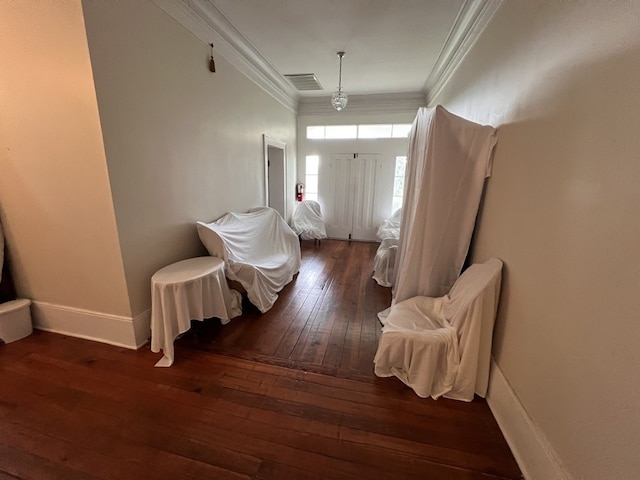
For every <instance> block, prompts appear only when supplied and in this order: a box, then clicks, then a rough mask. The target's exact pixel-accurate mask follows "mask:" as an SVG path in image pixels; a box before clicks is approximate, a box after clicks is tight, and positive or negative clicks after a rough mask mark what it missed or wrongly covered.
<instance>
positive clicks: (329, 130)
mask: <svg viewBox="0 0 640 480" xmlns="http://www.w3.org/2000/svg"><path fill="white" fill-rule="evenodd" d="M357 136H358V126H357V125H327V126H326V127H324V138H326V139H338V138H357Z"/></svg>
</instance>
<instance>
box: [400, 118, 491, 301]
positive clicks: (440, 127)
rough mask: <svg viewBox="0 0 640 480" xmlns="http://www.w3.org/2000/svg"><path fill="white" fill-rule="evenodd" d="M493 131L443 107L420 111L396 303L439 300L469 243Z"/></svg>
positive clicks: (412, 143)
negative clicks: (421, 298)
mask: <svg viewBox="0 0 640 480" xmlns="http://www.w3.org/2000/svg"><path fill="white" fill-rule="evenodd" d="M496 141H497V137H496V130H495V129H494V128H493V127H490V126H486V125H478V124H477V123H474V122H471V121H469V120H465V119H464V118H461V117H458V116H456V115H453V114H452V113H450V112H448V111H447V110H445V109H444V108H443V107H441V106H437V107H434V108H420V110H419V111H418V114H417V115H416V118H415V120H414V122H413V126H412V128H411V133H410V135H409V152H408V156H407V172H406V178H405V184H406V186H405V199H404V204H403V213H402V222H401V224H400V241H399V246H398V260H397V265H396V282H395V289H394V292H393V293H394V298H393V301H394V303H397V302H401V301H403V300H406V299H408V298H411V297H414V296H416V295H423V296H429V297H440V296H442V295H445V294H446V293H447V292H449V290H450V289H451V287H452V285H453V284H454V283H455V281H456V279H457V278H458V276H459V275H460V271H461V270H462V266H463V264H464V260H465V258H466V256H467V252H468V250H469V244H470V243H471V235H472V234H473V229H474V226H475V221H476V216H477V214H478V207H479V206H480V199H481V197H482V189H483V186H484V180H485V178H487V177H489V176H490V175H491V157H492V153H493V147H494V146H495V144H496Z"/></svg>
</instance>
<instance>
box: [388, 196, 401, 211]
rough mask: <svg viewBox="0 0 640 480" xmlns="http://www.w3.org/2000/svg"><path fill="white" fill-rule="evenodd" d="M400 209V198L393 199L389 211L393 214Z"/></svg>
mask: <svg viewBox="0 0 640 480" xmlns="http://www.w3.org/2000/svg"><path fill="white" fill-rule="evenodd" d="M400 207H402V197H393V202H392V205H391V211H392V212H395V211H396V210H398V209H399V208H400Z"/></svg>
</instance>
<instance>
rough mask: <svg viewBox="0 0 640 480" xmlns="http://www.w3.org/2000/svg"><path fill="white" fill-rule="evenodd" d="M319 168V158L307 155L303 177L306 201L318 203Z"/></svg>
mask: <svg viewBox="0 0 640 480" xmlns="http://www.w3.org/2000/svg"><path fill="white" fill-rule="evenodd" d="M319 167H320V157H319V156H318V155H307V157H306V167H305V177H304V198H305V199H306V200H315V201H318V170H319Z"/></svg>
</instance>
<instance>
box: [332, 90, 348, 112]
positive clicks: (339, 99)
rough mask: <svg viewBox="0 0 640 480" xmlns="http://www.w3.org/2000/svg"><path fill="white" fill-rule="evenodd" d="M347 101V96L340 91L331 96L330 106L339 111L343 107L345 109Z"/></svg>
mask: <svg viewBox="0 0 640 480" xmlns="http://www.w3.org/2000/svg"><path fill="white" fill-rule="evenodd" d="M348 101H349V96H348V95H347V94H346V93H344V92H342V91H337V92H336V93H334V94H333V95H331V105H333V108H335V109H336V110H337V111H340V110H342V109H343V108H344V107H346V106H347V102H348Z"/></svg>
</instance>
